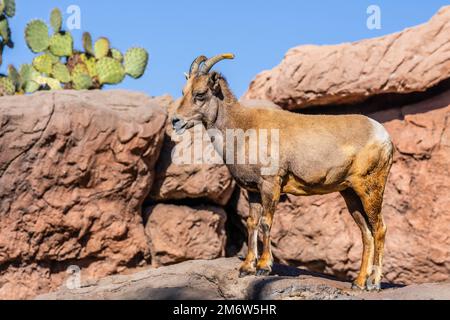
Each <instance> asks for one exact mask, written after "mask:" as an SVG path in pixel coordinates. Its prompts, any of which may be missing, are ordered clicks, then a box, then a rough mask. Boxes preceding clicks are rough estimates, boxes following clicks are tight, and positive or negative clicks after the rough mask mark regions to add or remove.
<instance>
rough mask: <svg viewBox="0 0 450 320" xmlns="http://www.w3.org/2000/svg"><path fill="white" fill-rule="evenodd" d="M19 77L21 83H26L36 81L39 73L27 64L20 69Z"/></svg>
mask: <svg viewBox="0 0 450 320" xmlns="http://www.w3.org/2000/svg"><path fill="white" fill-rule="evenodd" d="M19 73H20V77H21V78H22V81H23V82H27V81H31V80H33V81H36V80H37V78H38V77H39V75H40V74H39V72H38V71H37V70H36V69H35V68H34V67H33V66H32V65H29V64H23V65H22V66H21V67H20V71H19Z"/></svg>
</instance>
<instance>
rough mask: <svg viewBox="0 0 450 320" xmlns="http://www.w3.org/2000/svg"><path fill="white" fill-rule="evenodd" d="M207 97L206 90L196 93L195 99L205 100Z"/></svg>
mask: <svg viewBox="0 0 450 320" xmlns="http://www.w3.org/2000/svg"><path fill="white" fill-rule="evenodd" d="M205 99H206V92H199V93H197V94H196V95H195V100H197V101H205Z"/></svg>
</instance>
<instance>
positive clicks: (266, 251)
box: [256, 177, 281, 276]
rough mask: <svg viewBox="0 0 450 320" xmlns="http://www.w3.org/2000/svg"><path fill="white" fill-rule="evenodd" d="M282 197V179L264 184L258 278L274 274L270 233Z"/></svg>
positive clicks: (262, 189)
mask: <svg viewBox="0 0 450 320" xmlns="http://www.w3.org/2000/svg"><path fill="white" fill-rule="evenodd" d="M280 196H281V178H279V177H277V178H275V181H273V182H270V183H267V182H266V183H264V184H263V185H262V188H261V199H262V205H263V216H262V219H261V227H262V231H263V253H262V255H261V258H260V259H259V261H258V265H257V267H256V274H257V275H258V276H268V275H270V273H271V272H272V267H273V255H272V248H271V237H270V232H271V230H272V224H273V216H274V214H275V210H276V207H277V205H278V203H279V201H280Z"/></svg>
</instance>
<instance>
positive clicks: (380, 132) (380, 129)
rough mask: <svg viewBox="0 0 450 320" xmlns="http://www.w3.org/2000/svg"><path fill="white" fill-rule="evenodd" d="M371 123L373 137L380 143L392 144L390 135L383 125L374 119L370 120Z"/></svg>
mask: <svg viewBox="0 0 450 320" xmlns="http://www.w3.org/2000/svg"><path fill="white" fill-rule="evenodd" d="M370 122H371V123H372V128H373V131H372V136H373V139H374V140H375V141H377V142H380V143H381V144H385V143H389V142H391V137H390V135H389V133H388V132H387V130H386V128H385V127H384V126H383V125H382V124H381V123H379V122H377V121H375V120H373V119H370Z"/></svg>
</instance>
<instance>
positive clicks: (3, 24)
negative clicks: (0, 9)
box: [0, 17, 11, 42]
mask: <svg viewBox="0 0 450 320" xmlns="http://www.w3.org/2000/svg"><path fill="white" fill-rule="evenodd" d="M10 34H11V30H10V29H9V22H8V20H7V19H5V18H4V17H3V18H0V36H1V37H2V38H3V42H8V41H9V40H10Z"/></svg>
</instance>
